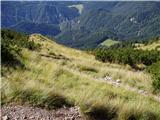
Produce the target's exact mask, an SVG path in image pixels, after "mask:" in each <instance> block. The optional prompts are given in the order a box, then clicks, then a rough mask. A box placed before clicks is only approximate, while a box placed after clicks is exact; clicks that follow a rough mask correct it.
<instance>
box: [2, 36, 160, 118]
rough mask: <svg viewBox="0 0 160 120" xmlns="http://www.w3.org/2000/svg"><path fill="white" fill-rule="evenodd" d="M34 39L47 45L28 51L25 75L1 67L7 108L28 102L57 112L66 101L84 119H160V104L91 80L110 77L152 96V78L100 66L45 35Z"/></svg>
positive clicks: (117, 67)
mask: <svg viewBox="0 0 160 120" xmlns="http://www.w3.org/2000/svg"><path fill="white" fill-rule="evenodd" d="M30 39H32V40H34V41H36V42H38V43H40V44H42V49H41V51H39V52H36V51H29V50H27V49H23V51H22V52H23V59H22V61H23V62H24V63H25V66H26V69H21V68H17V69H13V68H7V67H4V66H3V67H2V71H3V72H4V73H5V75H4V76H3V78H2V81H3V82H2V91H3V92H2V103H7V102H11V101H16V102H20V103H23V102H29V103H30V104H32V105H38V106H42V107H47V108H48V107H49V108H50V107H51V108H52V106H53V107H54V106H55V105H57V104H58V106H60V105H61V104H65V102H66V101H67V102H69V103H72V104H76V105H80V107H81V109H82V112H83V113H86V114H87V115H90V116H98V118H101V119H102V118H104V116H105V119H111V118H118V119H119V120H127V119H134V118H136V119H143V120H147V119H148V120H156V119H157V120H158V119H160V109H159V108H160V103H159V102H156V101H154V100H153V99H152V98H150V97H144V96H141V95H138V94H137V93H134V92H129V91H126V90H124V89H122V88H115V87H113V86H111V85H108V84H105V83H103V82H98V81H94V80H92V78H93V77H104V76H106V75H110V76H112V77H113V78H114V79H115V80H116V79H118V78H119V79H121V80H122V83H123V84H129V85H132V86H135V87H138V88H143V89H145V90H148V91H149V90H150V85H151V84H150V83H151V78H150V77H149V76H148V75H147V74H146V73H144V72H136V71H133V70H131V69H130V68H129V67H127V66H120V65H116V64H108V63H101V62H98V61H96V60H95V59H94V56H92V55H89V54H87V53H85V52H82V51H78V50H75V49H71V48H67V47H64V46H62V45H58V44H56V43H54V42H52V41H51V40H49V39H47V38H45V37H43V36H41V35H37V34H35V35H32V36H31V37H30ZM55 96H56V97H55ZM57 96H62V97H57ZM63 98H64V99H66V100H65V102H64V100H63ZM98 118H96V119H98Z"/></svg>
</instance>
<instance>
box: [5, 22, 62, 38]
mask: <svg viewBox="0 0 160 120" xmlns="http://www.w3.org/2000/svg"><path fill="white" fill-rule="evenodd" d="M8 28H10V29H16V30H17V31H20V32H24V33H29V34H32V33H41V34H43V35H52V36H54V35H57V34H59V33H60V32H61V31H60V28H59V26H58V25H54V24H46V23H33V22H19V23H18V24H16V25H14V26H11V27H8Z"/></svg>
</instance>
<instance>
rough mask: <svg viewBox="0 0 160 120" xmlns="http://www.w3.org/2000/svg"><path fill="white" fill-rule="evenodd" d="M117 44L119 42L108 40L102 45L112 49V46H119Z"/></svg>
mask: <svg viewBox="0 0 160 120" xmlns="http://www.w3.org/2000/svg"><path fill="white" fill-rule="evenodd" d="M117 43H119V41H115V40H112V39H107V40H105V41H104V42H102V43H101V45H103V46H107V47H110V46H112V45H114V44H117Z"/></svg>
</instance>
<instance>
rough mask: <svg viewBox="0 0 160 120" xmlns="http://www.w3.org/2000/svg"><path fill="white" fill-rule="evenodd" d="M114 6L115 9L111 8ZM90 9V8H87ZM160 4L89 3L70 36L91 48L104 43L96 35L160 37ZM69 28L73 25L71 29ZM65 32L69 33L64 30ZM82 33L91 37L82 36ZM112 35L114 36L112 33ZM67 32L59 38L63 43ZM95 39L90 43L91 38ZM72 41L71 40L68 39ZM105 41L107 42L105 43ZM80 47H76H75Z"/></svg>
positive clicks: (138, 38) (122, 38)
mask: <svg viewBox="0 0 160 120" xmlns="http://www.w3.org/2000/svg"><path fill="white" fill-rule="evenodd" d="M109 5H111V7H109ZM87 6H88V7H87ZM159 13H160V2H91V3H90V2H88V3H84V12H83V14H82V15H81V16H80V17H79V18H78V20H77V21H75V23H74V24H73V22H72V23H71V22H70V23H68V24H70V27H69V28H70V32H71V33H70V34H68V36H71V34H72V32H73V33H74V31H76V34H72V38H70V40H73V39H74V38H77V40H81V39H83V40H81V41H82V43H84V44H87V43H88V42H90V41H92V40H93V38H94V40H95V41H97V42H95V43H92V46H96V45H97V43H98V41H101V40H102V38H103V37H102V36H101V38H100V37H99V36H96V35H95V34H96V33H97V32H100V31H105V32H104V34H103V35H105V36H108V37H109V38H112V37H113V36H111V34H115V35H114V37H115V38H117V39H119V40H141V39H149V38H152V37H155V36H160V29H159V28H160V14H159ZM67 26H69V25H67ZM64 31H65V32H66V31H69V30H68V29H67V30H66V29H64ZM82 31H85V33H87V34H83V35H81V36H79V35H80V34H81V33H82ZM108 31H110V33H108ZM65 32H62V33H61V34H60V35H59V36H58V37H57V38H58V39H60V40H61V38H62V39H65V37H66V38H68V36H67V35H66V33H65ZM91 34H92V36H94V37H93V38H92V37H91V38H90V39H88V36H90V35H91ZM67 41H68V39H67ZM102 41H103V40H102ZM75 46H76V45H75Z"/></svg>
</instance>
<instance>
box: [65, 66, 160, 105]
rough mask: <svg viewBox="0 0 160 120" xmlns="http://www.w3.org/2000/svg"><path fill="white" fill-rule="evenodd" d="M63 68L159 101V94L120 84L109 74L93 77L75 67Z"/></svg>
mask: <svg viewBox="0 0 160 120" xmlns="http://www.w3.org/2000/svg"><path fill="white" fill-rule="evenodd" d="M63 68H64V69H65V70H67V71H70V72H72V73H74V74H76V75H79V76H83V77H86V78H88V79H92V80H94V81H98V82H104V83H107V84H110V85H112V86H114V87H121V88H123V89H125V90H128V91H132V92H136V93H138V94H140V95H144V96H146V97H151V98H153V99H154V100H156V101H157V102H160V96H157V95H153V94H152V93H149V92H147V91H145V90H141V89H138V88H135V87H131V86H129V85H125V84H122V83H121V81H117V80H113V79H112V77H110V76H106V77H104V78H101V77H93V76H90V75H87V74H85V73H82V72H80V71H78V70H75V69H71V68H67V67H63Z"/></svg>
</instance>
